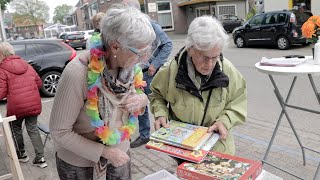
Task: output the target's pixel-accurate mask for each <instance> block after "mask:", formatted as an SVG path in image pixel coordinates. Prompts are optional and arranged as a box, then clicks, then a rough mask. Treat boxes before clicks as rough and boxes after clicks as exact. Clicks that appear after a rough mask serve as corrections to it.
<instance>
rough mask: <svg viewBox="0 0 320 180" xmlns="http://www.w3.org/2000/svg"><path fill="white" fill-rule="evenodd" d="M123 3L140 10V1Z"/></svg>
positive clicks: (132, 0)
mask: <svg viewBox="0 0 320 180" xmlns="http://www.w3.org/2000/svg"><path fill="white" fill-rule="evenodd" d="M122 3H123V4H126V5H128V6H131V7H135V8H136V9H139V10H140V3H139V1H138V0H123V1H122Z"/></svg>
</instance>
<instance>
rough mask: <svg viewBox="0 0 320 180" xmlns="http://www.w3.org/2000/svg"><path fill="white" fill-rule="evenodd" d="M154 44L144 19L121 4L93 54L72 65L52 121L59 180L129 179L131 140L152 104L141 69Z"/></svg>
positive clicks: (94, 41)
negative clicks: (140, 117) (146, 107)
mask: <svg viewBox="0 0 320 180" xmlns="http://www.w3.org/2000/svg"><path fill="white" fill-rule="evenodd" d="M154 41H155V33H154V31H153V29H152V26H151V24H150V21H149V19H148V18H147V17H146V16H145V15H144V14H142V13H141V12H140V11H139V10H137V9H135V8H131V7H124V6H121V5H117V6H115V7H111V8H110V9H109V10H108V11H107V13H106V15H105V16H104V18H103V19H102V21H101V36H100V34H95V35H93V36H92V38H91V47H92V48H91V49H90V51H87V52H85V53H83V54H81V55H79V56H78V57H77V58H76V59H74V60H72V61H71V62H70V63H69V64H68V66H67V67H66V69H65V70H64V72H63V74H62V77H61V79H60V81H59V88H58V92H57V94H56V96H55V99H54V103H53V108H52V112H51V118H50V131H51V136H52V138H53V140H54V144H55V148H56V151H57V154H56V164H57V170H58V174H59V177H60V179H62V180H63V179H68V180H71V179H74V180H81V179H84V180H89V179H98V178H101V177H103V176H105V175H106V176H107V177H106V178H105V177H104V179H126V180H127V179H131V170H130V154H129V151H128V150H129V147H130V143H129V139H130V135H131V134H132V133H133V132H134V131H135V128H136V121H137V116H138V115H139V114H141V113H143V110H144V109H145V106H146V104H147V101H148V98H147V96H146V95H145V94H144V93H143V91H142V90H141V88H142V87H143V86H144V85H145V82H144V81H142V76H143V75H142V70H141V68H139V66H137V64H139V63H143V62H145V61H147V60H148V59H149V58H150V56H151V54H152V51H153V42H154Z"/></svg>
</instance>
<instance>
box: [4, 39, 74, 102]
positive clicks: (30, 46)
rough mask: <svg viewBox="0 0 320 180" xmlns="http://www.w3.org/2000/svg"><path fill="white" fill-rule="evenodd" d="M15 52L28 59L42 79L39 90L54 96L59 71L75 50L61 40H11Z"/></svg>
mask: <svg viewBox="0 0 320 180" xmlns="http://www.w3.org/2000/svg"><path fill="white" fill-rule="evenodd" d="M10 44H11V45H12V46H13V48H14V50H15V53H16V54H17V55H19V56H20V57H22V58H23V59H25V60H26V61H28V63H29V64H30V65H31V66H32V67H33V68H34V69H35V70H36V72H37V73H38V74H39V76H40V78H41V80H42V88H41V90H40V91H41V92H42V93H43V94H44V95H45V96H54V95H55V93H56V91H57V85H58V82H59V79H60V76H61V73H62V71H63V69H64V68H65V66H66V65H67V64H68V63H69V62H70V60H72V59H73V58H74V57H75V56H76V51H75V50H74V49H73V48H71V47H70V46H68V45H67V44H65V43H64V42H62V41H61V40H46V39H39V40H23V41H11V42H10Z"/></svg>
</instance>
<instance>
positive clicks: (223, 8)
mask: <svg viewBox="0 0 320 180" xmlns="http://www.w3.org/2000/svg"><path fill="white" fill-rule="evenodd" d="M218 11H219V15H222V14H231V15H237V14H236V5H235V4H230V5H219V6H218Z"/></svg>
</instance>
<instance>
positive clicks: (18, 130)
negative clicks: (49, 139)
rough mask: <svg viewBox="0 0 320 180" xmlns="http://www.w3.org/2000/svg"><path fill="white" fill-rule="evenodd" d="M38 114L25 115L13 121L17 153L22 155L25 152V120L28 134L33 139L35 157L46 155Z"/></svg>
mask: <svg viewBox="0 0 320 180" xmlns="http://www.w3.org/2000/svg"><path fill="white" fill-rule="evenodd" d="M37 119H38V116H30V117H25V118H23V119H17V120H15V121H12V122H11V126H12V135H13V138H14V141H15V146H16V150H17V155H18V156H20V157H21V156H22V155H23V153H25V148H24V142H23V132H22V122H23V121H25V125H26V129H27V132H28V135H29V137H30V139H31V143H32V145H33V148H34V151H35V153H36V158H35V159H40V158H41V157H44V150H43V149H44V147H43V143H42V140H41V136H40V132H39V129H38V121H37Z"/></svg>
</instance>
